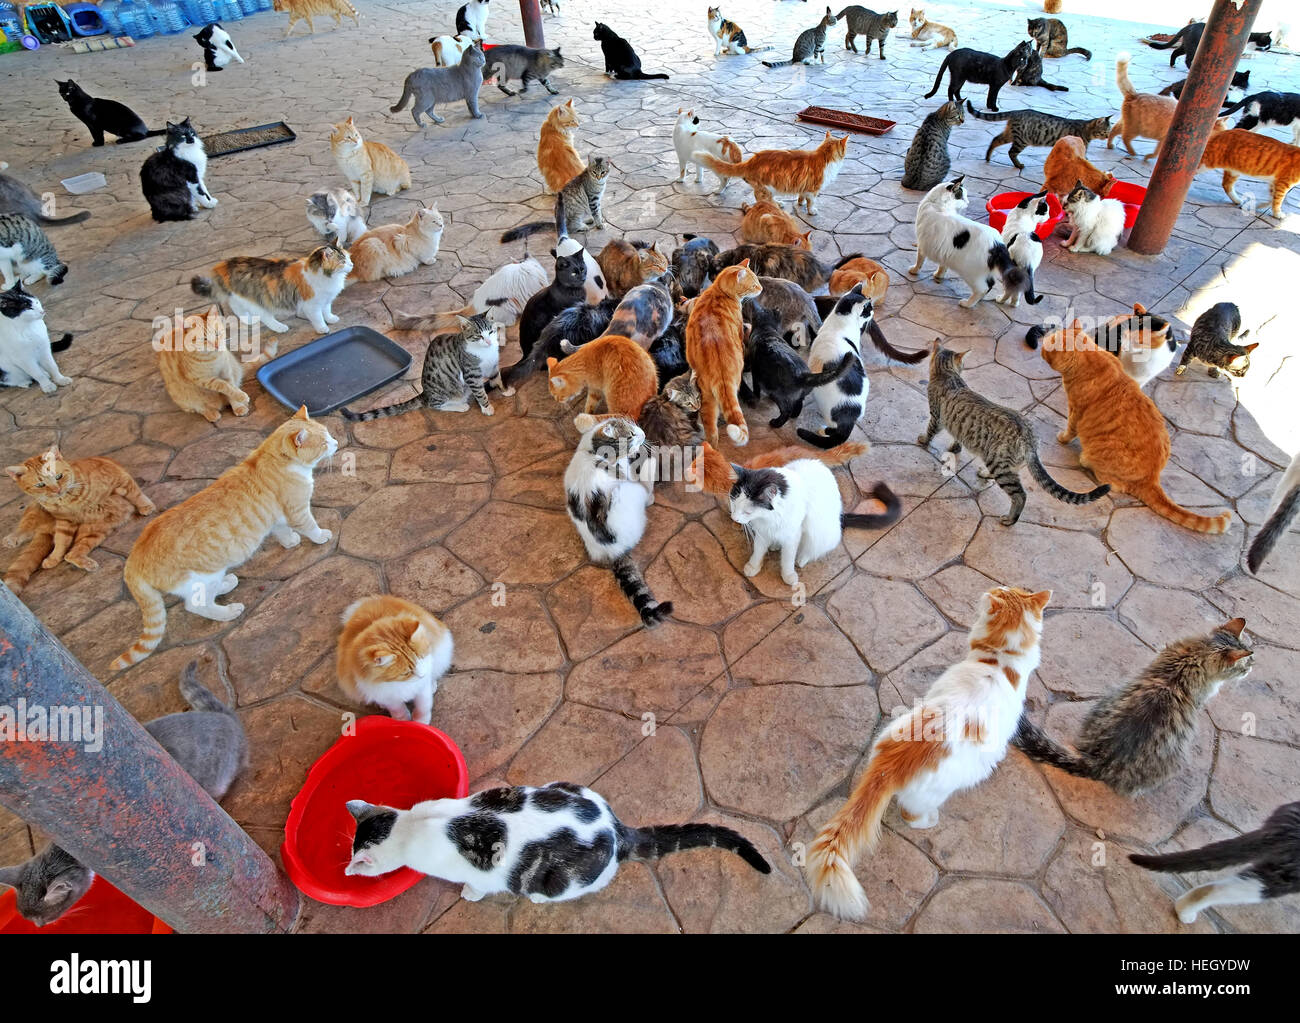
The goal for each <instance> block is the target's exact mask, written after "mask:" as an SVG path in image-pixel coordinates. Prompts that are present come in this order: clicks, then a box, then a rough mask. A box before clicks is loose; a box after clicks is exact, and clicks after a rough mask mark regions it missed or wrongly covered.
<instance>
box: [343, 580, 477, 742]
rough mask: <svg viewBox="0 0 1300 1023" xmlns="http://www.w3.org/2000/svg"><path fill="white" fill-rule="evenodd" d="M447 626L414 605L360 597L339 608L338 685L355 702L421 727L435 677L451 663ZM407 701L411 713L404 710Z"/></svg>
mask: <svg viewBox="0 0 1300 1023" xmlns="http://www.w3.org/2000/svg"><path fill="white" fill-rule="evenodd" d="M451 657H452V639H451V632H450V631H449V630H448V628H447V627H446V626H445V625H443V624H442V622H440V621H438V619H437V618H435V617H434V616H433V615H431V614H429V612H428V611H426V610H425V609H424V608H422V607H420V605H419V604H412V603H411V602H410V601H409V600H403V599H402V598H400V597H390V596H387V595H379V596H374V597H365V598H363V599H362V600H358V601H356V602H355V603H353V604H351V605H350V606H349V607H348V609H347V610H346V611H344V612H343V632H342V634H341V635H340V636H339V648H338V661H337V666H338V677H339V687H340V688H341V689H342V690H343V691H344V692H345V693H347V694H348V696H349V697H351V698H352V699H353V700H356V701H357V702H358V703H373V704H378V705H379V706H380V707H383V708H384V709H385V710H387V711H388V713H389V714H391V715H392V716H393V717H394V718H396V719H397V720H399V721H411V720H415V721H418V722H420V723H421V724H424V725H427V724H428V723H429V720H430V718H431V717H432V715H433V694H434V693H436V692H437V691H438V679H440V678H442V676H443V675H445V674H446V672H447V669H448V668H450V667H451ZM408 703H412V704H414V706H415V712H414V713H411V712H410V711H409V710H407V707H406V705H407V704H408Z"/></svg>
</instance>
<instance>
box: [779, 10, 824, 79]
mask: <svg viewBox="0 0 1300 1023" xmlns="http://www.w3.org/2000/svg"><path fill="white" fill-rule="evenodd" d="M834 24H835V15H833V14H832V13H831V9H830V8H829V7H827V8H826V16H825V17H824V18H822V20H821V21H819V22H818V23H817V26H816V27H815V28H806V29H804V30H803V31H802V32H800V33H799V36H798V38H797V39H795V41H794V54H793V55H792V56H791V58H790V59H789V60H765V61H763V66H764V67H789V66H790V65H791V64H811V63H812V62H813V61H814V60H818V59H820V60H821V62H822V63H823V64H825V63H826V30H827V29H828V28H831V27H832V26H834Z"/></svg>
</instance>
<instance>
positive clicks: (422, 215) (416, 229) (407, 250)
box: [350, 205, 443, 281]
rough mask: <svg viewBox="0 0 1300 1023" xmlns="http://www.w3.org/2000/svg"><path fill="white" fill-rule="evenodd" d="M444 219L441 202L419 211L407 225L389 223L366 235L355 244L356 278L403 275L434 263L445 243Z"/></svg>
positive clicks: (377, 278)
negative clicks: (443, 238)
mask: <svg viewBox="0 0 1300 1023" xmlns="http://www.w3.org/2000/svg"><path fill="white" fill-rule="evenodd" d="M442 229H443V220H442V214H441V213H439V212H438V207H437V205H433V206H425V207H422V208H421V209H418V210H416V211H415V213H414V215H413V216H412V217H411V219H410V220H409V221H407V222H406V223H405V224H385V225H383V226H382V227H376V228H372V229H371V230H369V231H367V232H366V233H365V234H363V235H362V236H361V237H360V239H358V240H357V242H356V243H355V244H354V245H353V246H352V249H351V251H350V255H351V256H352V274H351V277H352V279H353V280H354V281H377V280H379V279H380V278H381V277H401V276H402V275H403V274H409V273H410V272H411V271H412V270H417V269H419V268H420V267H422V266H432V265H433V263H434V261H435V260H437V258H438V247H439V246H440V245H441V244H442Z"/></svg>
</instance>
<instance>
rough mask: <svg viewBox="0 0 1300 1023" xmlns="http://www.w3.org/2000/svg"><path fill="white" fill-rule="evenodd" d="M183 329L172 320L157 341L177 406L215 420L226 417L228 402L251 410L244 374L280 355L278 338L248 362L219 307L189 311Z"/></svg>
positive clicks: (240, 411)
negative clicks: (229, 336) (233, 344)
mask: <svg viewBox="0 0 1300 1023" xmlns="http://www.w3.org/2000/svg"><path fill="white" fill-rule="evenodd" d="M177 334H178V331H177V330H176V329H175V324H173V323H171V322H169V323H168V325H167V327H166V328H165V329H164V330H162V331H160V332H159V333H158V334H157V335H155V337H154V341H153V346H154V350H155V351H157V353H158V372H159V373H160V374H162V379H163V386H164V387H166V388H167V394H168V395H169V396H170V397H171V400H172V401H174V402H175V403H176V407H177V408H179V409H180V410H181V411H182V412H197V413H198V414H199V415H201V416H202V417H203V418H204V419H206V420H207V421H208V422H209V423H216V422H220V421H221V410H222V409H224V408H225V407H226V406H227V405H229V406H230V411H231V412H233V413H234V414H235V415H237V416H246V415H248V413H249V409H250V408H251V406H250V404H249V400H248V395H247V394H245V393H244V392H243V391H242V390H240V385H241V384H243V382H244V374H245V373H247V371H248V370H249V369H250V368H256V367H257V366H260V365H261V364H262V363H264V362H267V361H268V360H270V359H273V358H275V355H276V353H277V350H278V342H277V341H276V340H274V339H272V340H271V341H269V342H268V343H267V344H266V345H265V346H264V347H263V348H262V352H261V354H260V355H259V356H258V357H257V358H256V359H254V360H252V361H251V362H245V361H244V360H242V359H241V358H240V357H239V355H238V354H237V353H235V352H233V351H231V349H230V348H229V347H227V344H226V321H225V318H224V317H223V316H222V315H221V310H220V309H218V308H217V307H216V306H211V307H210V308H209V309H208V311H207V313H206V314H204V315H202V316H187V317H186V318H185V321H184V324H183V329H182V330H181V331H180V332H179V334H180V335H181V336H179V337H178V336H177Z"/></svg>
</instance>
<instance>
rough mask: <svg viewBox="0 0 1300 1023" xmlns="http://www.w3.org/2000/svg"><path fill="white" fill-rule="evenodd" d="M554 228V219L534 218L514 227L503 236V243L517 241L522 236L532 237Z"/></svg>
mask: <svg viewBox="0 0 1300 1023" xmlns="http://www.w3.org/2000/svg"><path fill="white" fill-rule="evenodd" d="M554 230H555V221H554V220H534V221H532V222H531V223H528V224H520V225H519V226H518V227H512V228H511V229H510V230H509V231H507V232H506V233H505V234H503V235H502V236H501V244H502V245H505V244H506V243H507V242H517V241H519V239H520V238H531V237H532V236H533V235H535V234H545V233H546V232H547V231H554Z"/></svg>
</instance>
